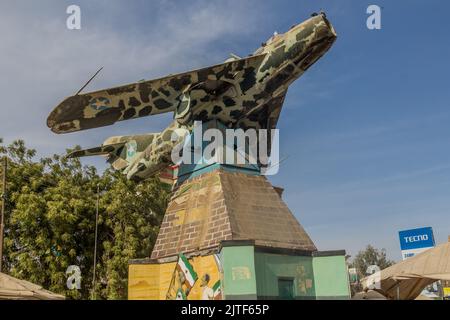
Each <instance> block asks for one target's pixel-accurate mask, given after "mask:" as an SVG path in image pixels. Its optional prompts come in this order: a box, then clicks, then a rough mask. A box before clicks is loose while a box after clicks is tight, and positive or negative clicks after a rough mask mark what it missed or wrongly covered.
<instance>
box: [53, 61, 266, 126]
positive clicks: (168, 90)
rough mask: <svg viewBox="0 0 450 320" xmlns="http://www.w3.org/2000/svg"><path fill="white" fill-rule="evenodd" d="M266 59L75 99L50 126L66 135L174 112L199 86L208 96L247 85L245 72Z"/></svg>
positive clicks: (231, 63) (64, 105) (65, 103)
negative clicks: (182, 98) (225, 87)
mask: <svg viewBox="0 0 450 320" xmlns="http://www.w3.org/2000/svg"><path fill="white" fill-rule="evenodd" d="M264 56H265V54H261V55H254V56H250V57H247V58H244V59H239V60H234V61H229V62H225V63H222V64H218V65H214V66H211V67H207V68H202V69H198V70H194V71H189V72H185V73H180V74H176V75H169V76H167V77H164V78H160V79H155V80H149V81H143V82H137V83H132V84H128V85H124V86H120V87H115V88H110V89H106V90H100V91H95V92H90V93H85V94H78V95H74V96H71V97H69V98H66V99H65V100H64V101H63V102H61V103H60V104H59V105H58V106H57V107H56V108H55V109H54V110H53V111H52V112H51V113H50V115H49V117H48V119H47V125H48V127H49V128H50V129H51V130H52V131H53V132H55V133H67V132H74V131H80V130H86V129H91V128H97V127H103V126H108V125H111V124H114V123H115V122H117V121H122V120H128V119H134V118H140V117H145V116H149V115H154V114H160V113H165V112H171V111H174V110H175V109H176V107H177V106H178V104H179V103H180V96H181V95H182V93H183V91H185V90H187V89H189V88H191V87H193V86H195V85H197V84H200V85H201V86H202V88H207V89H209V91H208V92H207V94H209V95H215V94H217V92H218V90H216V89H217V87H218V86H220V85H221V84H222V85H223V83H224V82H225V83H227V82H236V81H239V80H240V78H242V81H244V80H245V75H246V74H248V72H247V73H246V71H248V70H250V69H251V68H254V69H256V68H257V67H258V66H259V65H260V64H261V62H262V60H263V58H264ZM219 91H220V90H219Z"/></svg>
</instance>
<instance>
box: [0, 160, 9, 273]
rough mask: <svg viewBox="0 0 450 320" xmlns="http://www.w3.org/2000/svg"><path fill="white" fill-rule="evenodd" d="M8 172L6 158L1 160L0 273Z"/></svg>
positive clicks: (0, 270)
mask: <svg viewBox="0 0 450 320" xmlns="http://www.w3.org/2000/svg"><path fill="white" fill-rule="evenodd" d="M7 170H8V157H7V156H5V157H4V158H3V179H2V180H3V183H2V193H1V198H2V212H1V218H0V272H2V265H3V232H4V229H5V205H6V171H7Z"/></svg>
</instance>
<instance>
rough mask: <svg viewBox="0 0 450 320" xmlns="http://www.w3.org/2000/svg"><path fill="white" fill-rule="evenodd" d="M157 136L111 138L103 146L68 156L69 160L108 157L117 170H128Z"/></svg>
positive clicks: (77, 151)
mask: <svg viewBox="0 0 450 320" xmlns="http://www.w3.org/2000/svg"><path fill="white" fill-rule="evenodd" d="M156 135H157V134H155V133H148V134H142V135H134V136H117V137H110V138H108V139H106V140H105V142H103V144H102V145H101V146H98V147H94V148H89V149H84V150H76V151H73V152H71V153H70V154H68V155H67V158H79V157H89V156H101V155H106V156H107V161H108V163H110V164H111V165H112V167H113V168H114V169H116V170H122V169H124V168H126V167H127V166H128V165H130V163H131V162H132V161H133V160H134V159H135V157H137V156H138V155H139V154H140V153H142V152H143V151H144V150H145V148H147V147H148V145H150V144H151V143H152V141H153V140H154V139H155V137H156Z"/></svg>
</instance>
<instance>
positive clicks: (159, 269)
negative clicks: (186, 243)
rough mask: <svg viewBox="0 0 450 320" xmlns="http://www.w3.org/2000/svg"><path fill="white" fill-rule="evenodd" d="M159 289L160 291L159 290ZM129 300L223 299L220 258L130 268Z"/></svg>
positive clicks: (184, 257) (197, 258)
mask: <svg viewBox="0 0 450 320" xmlns="http://www.w3.org/2000/svg"><path fill="white" fill-rule="evenodd" d="M155 288H156V290H155ZM128 296H129V299H150V300H164V299H166V300H222V299H223V295H222V279H221V265H220V260H219V257H218V255H215V254H213V255H208V256H199V257H193V258H191V259H188V258H187V257H186V256H184V255H183V254H180V255H179V257H178V261H177V262H172V263H163V264H136V265H133V264H132V265H130V269H129V284H128Z"/></svg>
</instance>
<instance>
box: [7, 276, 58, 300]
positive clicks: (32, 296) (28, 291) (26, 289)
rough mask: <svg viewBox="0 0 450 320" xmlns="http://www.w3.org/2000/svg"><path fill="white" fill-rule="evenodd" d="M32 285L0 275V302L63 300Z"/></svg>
mask: <svg viewBox="0 0 450 320" xmlns="http://www.w3.org/2000/svg"><path fill="white" fill-rule="evenodd" d="M64 299H65V297H64V296H62V295H59V294H55V293H53V292H50V291H47V290H45V289H43V288H42V287H41V286H38V285H36V284H34V283H31V282H28V281H25V280H20V279H16V278H13V277H11V276H8V275H7V274H4V273H0V300H64Z"/></svg>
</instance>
